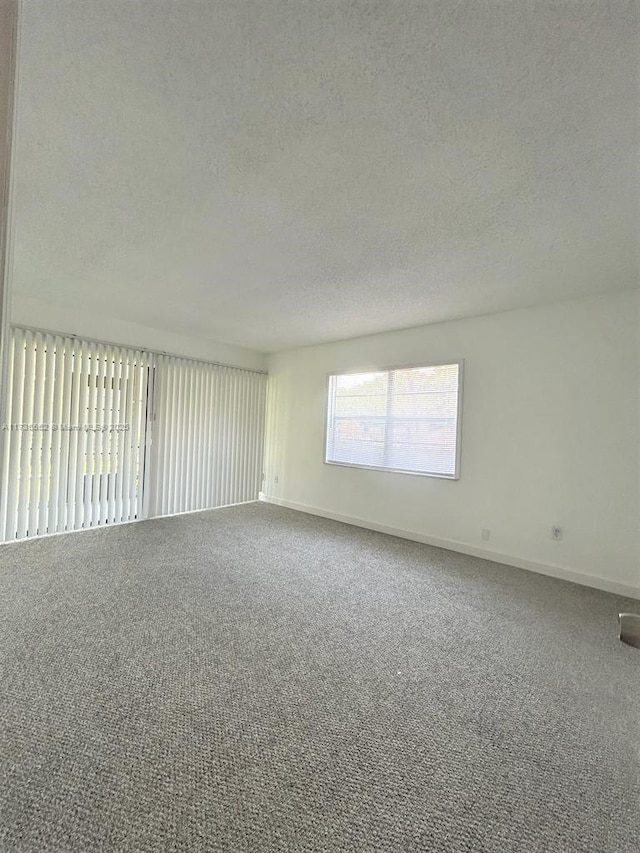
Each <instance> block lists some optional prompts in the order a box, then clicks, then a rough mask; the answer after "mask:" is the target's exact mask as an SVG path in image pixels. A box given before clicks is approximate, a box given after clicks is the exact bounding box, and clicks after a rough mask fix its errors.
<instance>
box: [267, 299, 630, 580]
mask: <svg viewBox="0 0 640 853" xmlns="http://www.w3.org/2000/svg"><path fill="white" fill-rule="evenodd" d="M639 309H640V296H639V294H638V292H637V291H633V292H623V293H619V294H616V295H613V296H606V297H601V298H588V299H583V300H579V301H574V302H564V303H560V304H555V305H550V306H546V307H542V308H531V309H525V310H519V311H513V312H508V313H504V314H495V315H491V316H486V317H480V318H474V319H470V320H461V321H457V322H451V323H443V324H440V325H432V326H425V327H421V328H415V329H409V330H405V331H402V332H393V333H388V334H381V335H375V336H371V337H366V338H359V339H355V340H350V341H344V342H340V343H335V344H326V345H322V346H316V347H309V348H304V349H298V350H294V351H288V352H282V353H278V354H276V355H273V356H271V357H270V359H269V369H270V379H269V404H268V407H269V408H268V420H267V446H266V459H265V466H266V467H265V471H266V480H265V484H264V491H265V494H266V497H267V499H273V500H275V501H280V502H284V503H288V504H292V505H295V506H297V507H300V508H309V509H310V510H311V511H317V512H320V514H326V515H329V516H334V517H348V518H351V519H354V518H355V519H360V520H363V521H364V523H365V524H368V525H371V526H374V527H375V526H378V527H382V528H397V529H400V530H403V531H406V532H408V533H409V535H411V536H413V537H415V538H418V539H420V538H422V539H423V540H424V541H436V542H442V544H445V545H449V546H450V547H453V548H456V549H459V550H463V551H467V552H468V553H476V554H479V555H484V554H486V555H487V556H492V555H495V556H496V558H498V559H500V560H502V561H503V562H507V563H511V564H513V565H521V566H523V567H525V568H534V569H537V570H540V571H546V572H550V573H552V574H556V575H558V576H561V577H562V576H564V577H572V574H571V573H572V572H575V573H579V574H580V575H585V576H590V577H585V578H583V580H584V582H587V583H592V584H593V585H596V586H601V587H603V588H609V589H613V590H618V591H630V590H629V589H628V588H635V589H637V590H638V594H640V537H639V533H638V529H639V524H638V521H639V519H640V512H639V510H640V494H639V492H640V489H639V485H640V484H639V477H638V471H639V465H640V459H639V443H638V435H639V431H640V418H639V411H640V409H639V404H640V393H639V390H640V385H639V381H640V370H639V367H640V359H639V349H640V347H639V343H640V335H639V329H640V323H639ZM458 358H463V359H465V384H464V399H463V421H462V428H463V438H462V459H461V478H460V480H459V481H448V480H441V479H435V478H430V477H420V476H412V475H406V474H397V473H386V472H381V471H369V470H362V469H353V468H345V467H337V466H331V465H326V464H324V462H323V458H324V453H323V443H324V432H325V410H326V377H327V374H328V373H330V372H335V371H345V370H347V371H348V370H354V371H355V370H363V369H368V368H373V367H384V366H391V365H405V364H407V365H408V364H416V365H418V364H421V363H429V362H433V361H439V360H443V361H446V360H449V359H458ZM276 477H278V482H277V483H276V482H275V478H276ZM556 523H557V524H559V525H561V526H562V527H563V528H564V539H563V541H562V542H554V541H552V539H551V535H550V528H551V526H552V525H553V524H556ZM481 528H488V529H490V531H491V538H490V541H489V542H481V539H480V531H481ZM577 579H579V578H577Z"/></svg>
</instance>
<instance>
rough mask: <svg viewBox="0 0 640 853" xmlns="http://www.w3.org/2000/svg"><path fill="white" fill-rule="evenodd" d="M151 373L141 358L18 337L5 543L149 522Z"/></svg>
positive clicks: (4, 480) (19, 333) (8, 426)
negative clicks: (145, 496) (145, 485)
mask: <svg viewBox="0 0 640 853" xmlns="http://www.w3.org/2000/svg"><path fill="white" fill-rule="evenodd" d="M148 372H149V358H148V355H147V354H145V353H144V352H141V351H140V350H133V349H126V348H122V347H116V346H107V345H105V344H98V343H92V342H89V341H80V340H77V339H75V338H69V337H63V336H59V335H53V334H46V333H44V332H34V331H29V330H26V329H20V328H13V329H12V333H11V338H10V343H9V370H8V374H9V387H8V398H7V407H6V411H7V422H6V423H4V424H2V440H3V441H4V442H5V453H4V456H3V460H4V469H3V471H2V472H0V476H1V492H0V535H1V536H2V537H3V538H4V539H5V540H11V539H16V538H17V539H21V538H23V537H26V536H36V535H42V534H44V533H57V532H61V531H64V530H78V529H81V528H84V527H91V526H95V525H99V524H106V523H109V522H111V523H115V522H120V521H128V520H131V519H134V518H137V517H139V516H140V514H141V510H142V503H141V501H142V481H143V466H144V449H145V432H146V401H147V382H148Z"/></svg>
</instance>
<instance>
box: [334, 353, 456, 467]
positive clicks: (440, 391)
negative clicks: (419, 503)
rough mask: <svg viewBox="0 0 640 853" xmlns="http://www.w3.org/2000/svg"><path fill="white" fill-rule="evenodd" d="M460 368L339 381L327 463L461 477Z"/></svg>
mask: <svg viewBox="0 0 640 853" xmlns="http://www.w3.org/2000/svg"><path fill="white" fill-rule="evenodd" d="M460 378H461V377H460V365H459V364H458V363H455V364H442V365H436V366H430V367H415V368H408V369H402V370H385V371H376V372H372V373H356V374H345V375H336V376H332V377H331V378H330V383H329V413H328V429H327V452H326V461H327V462H336V463H341V464H346V465H357V466H363V467H373V468H384V469H389V470H396V471H407V472H412V473H421V474H434V475H438V476H442V477H456V476H457V475H458V473H457V472H458V464H457V459H458V432H459V430H458V418H459V411H458V408H459V397H460V394H459V390H460Z"/></svg>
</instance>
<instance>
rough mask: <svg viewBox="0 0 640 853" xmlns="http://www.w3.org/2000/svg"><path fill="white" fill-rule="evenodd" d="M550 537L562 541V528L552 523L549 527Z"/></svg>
mask: <svg viewBox="0 0 640 853" xmlns="http://www.w3.org/2000/svg"><path fill="white" fill-rule="evenodd" d="M551 538H552V539H554V540H555V541H556V542H562V528H561V527H558V526H557V524H554V525H553V527H552V528H551Z"/></svg>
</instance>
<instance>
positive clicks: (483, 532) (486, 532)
mask: <svg viewBox="0 0 640 853" xmlns="http://www.w3.org/2000/svg"><path fill="white" fill-rule="evenodd" d="M480 538H481V539H482V541H483V542H488V541H489V539H490V538H491V531H490V530H487V528H486V527H483V528H482V530H481V531H480Z"/></svg>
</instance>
